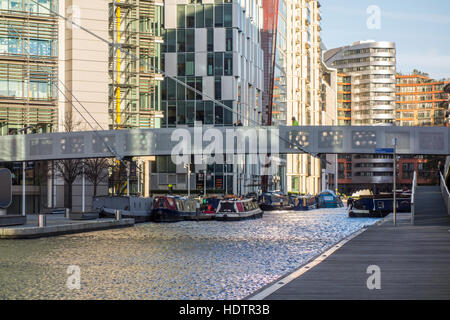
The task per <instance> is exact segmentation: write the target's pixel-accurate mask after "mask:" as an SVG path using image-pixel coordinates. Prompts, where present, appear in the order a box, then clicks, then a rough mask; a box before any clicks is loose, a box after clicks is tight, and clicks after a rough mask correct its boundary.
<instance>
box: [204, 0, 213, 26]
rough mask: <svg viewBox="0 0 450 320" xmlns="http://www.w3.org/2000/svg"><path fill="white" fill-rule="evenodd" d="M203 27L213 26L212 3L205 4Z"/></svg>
mask: <svg viewBox="0 0 450 320" xmlns="http://www.w3.org/2000/svg"><path fill="white" fill-rule="evenodd" d="M204 8H205V27H206V28H208V27H209V28H211V27H214V11H213V9H214V7H213V5H212V4H205V6H204Z"/></svg>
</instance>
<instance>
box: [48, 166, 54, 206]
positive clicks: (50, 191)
mask: <svg viewBox="0 0 450 320" xmlns="http://www.w3.org/2000/svg"><path fill="white" fill-rule="evenodd" d="M52 204H53V163H52V161H47V208H52V207H53V205H52Z"/></svg>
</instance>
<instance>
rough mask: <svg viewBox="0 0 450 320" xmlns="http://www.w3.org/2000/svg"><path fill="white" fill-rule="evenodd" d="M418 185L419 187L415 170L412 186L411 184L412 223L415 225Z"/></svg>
mask: <svg viewBox="0 0 450 320" xmlns="http://www.w3.org/2000/svg"><path fill="white" fill-rule="evenodd" d="M416 187H417V172H416V171H414V174H413V180H412V186H411V224H412V225H414V218H415V215H416Z"/></svg>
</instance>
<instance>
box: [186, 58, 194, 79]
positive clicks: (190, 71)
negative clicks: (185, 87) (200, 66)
mask: <svg viewBox="0 0 450 320" xmlns="http://www.w3.org/2000/svg"><path fill="white" fill-rule="evenodd" d="M194 74H195V55H194V53H187V54H186V75H187V76H193V75H194Z"/></svg>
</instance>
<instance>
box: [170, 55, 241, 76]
mask: <svg viewBox="0 0 450 320" xmlns="http://www.w3.org/2000/svg"><path fill="white" fill-rule="evenodd" d="M206 74H207V75H208V76H232V75H233V54H232V53H228V52H225V53H224V52H214V53H212V52H211V53H208V55H207V58H206ZM177 75H178V76H194V75H195V54H194V53H178V54H177Z"/></svg>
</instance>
